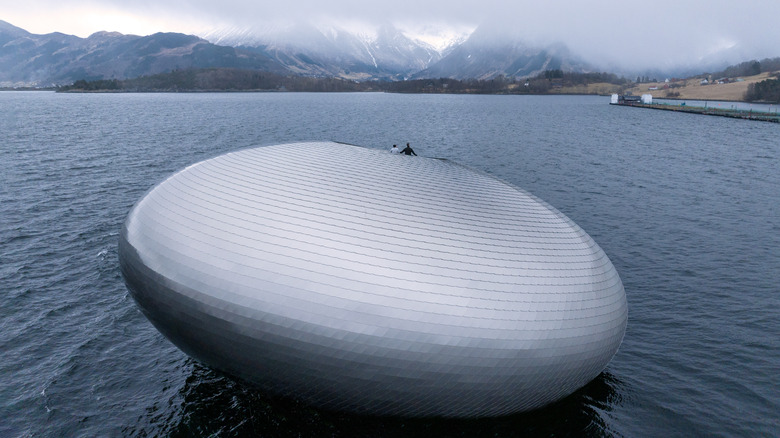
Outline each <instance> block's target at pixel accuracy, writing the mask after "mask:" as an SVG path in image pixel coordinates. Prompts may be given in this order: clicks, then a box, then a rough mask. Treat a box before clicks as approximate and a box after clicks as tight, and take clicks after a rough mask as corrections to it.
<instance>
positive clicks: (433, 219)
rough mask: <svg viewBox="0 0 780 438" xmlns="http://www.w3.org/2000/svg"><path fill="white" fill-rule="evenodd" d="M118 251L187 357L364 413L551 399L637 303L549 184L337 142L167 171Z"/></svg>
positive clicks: (472, 408) (614, 335)
mask: <svg viewBox="0 0 780 438" xmlns="http://www.w3.org/2000/svg"><path fill="white" fill-rule="evenodd" d="M119 255H120V264H121V268H122V272H123V275H124V277H125V280H126V282H127V285H128V288H129V290H130V291H131V293H132V296H133V297H134V299H135V300H136V302H137V303H138V305H139V307H140V308H141V310H142V311H143V313H144V314H145V315H146V316H147V317H148V318H149V319H150V320H151V321H152V323H153V324H154V325H155V326H156V327H157V328H158V329H159V330H160V331H161V332H162V333H163V334H164V335H165V336H166V337H168V338H169V339H170V340H171V341H172V342H173V343H174V344H176V345H177V346H178V347H179V348H181V349H182V350H183V351H184V352H186V353H187V354H189V355H190V356H192V357H194V358H196V359H198V360H200V361H202V362H204V363H206V364H208V365H210V366H212V367H215V368H218V369H221V370H223V371H226V372H228V373H231V374H234V375H237V376H240V377H242V378H245V379H247V380H249V381H251V382H254V383H256V384H258V385H259V386H261V387H262V388H264V389H265V390H268V391H270V392H273V393H276V394H281V395H287V396H294V397H297V398H299V399H302V400H304V401H306V402H308V403H311V404H313V405H316V406H319V407H323V408H327V409H336V410H346V411H352V412H358V413H369V414H382V415H385V414H388V415H406V416H431V415H438V416H488V415H500V414H507V413H513V412H519V411H524V410H529V409H533V408H537V407H540V406H542V405H545V404H547V403H550V402H553V401H555V400H558V399H560V398H562V397H565V396H566V395H568V394H570V393H572V392H574V391H575V390H576V389H578V388H580V387H581V386H583V385H585V384H586V383H587V382H588V381H590V380H591V379H593V378H594V377H596V376H597V375H598V374H599V373H600V372H601V371H602V370H603V369H604V368H605V367H606V365H607V363H608V362H609V361H610V359H611V358H612V357H613V355H614V354H615V353H616V351H617V349H618V347H619V345H620V343H621V341H622V338H623V335H624V333H625V328H626V321H627V315H628V311H627V304H626V295H625V291H624V289H623V285H622V283H621V281H620V278H619V277H618V274H617V272H616V270H615V268H614V267H613V265H612V263H611V262H610V261H609V259H608V258H607V256H606V255H605V254H604V252H603V251H602V250H601V248H599V246H598V245H597V244H596V243H595V242H594V241H593V240H592V239H591V238H590V237H589V236H588V235H587V234H586V233H585V232H584V231H583V230H582V229H581V228H579V227H578V226H577V225H576V224H574V223H573V222H572V221H571V220H569V219H568V218H567V217H566V216H564V215H563V214H562V213H560V212H558V211H557V210H555V209H554V208H553V207H551V206H549V205H548V204H546V203H545V202H543V201H541V200H540V199H538V198H536V197H534V196H533V195H531V194H529V193H527V192H525V191H523V190H521V189H518V188H516V187H513V186H511V185H509V184H507V183H504V182H502V181H499V180H497V179H495V178H493V177H491V176H488V175H485V174H482V173H479V172H476V171H474V170H471V169H468V168H466V167H463V166H460V165H458V164H456V163H453V162H450V161H446V160H437V159H429V158H421V157H407V156H400V155H395V154H390V153H389V152H387V151H381V150H374V149H368V148H363V147H357V146H351V145H346V144H341V143H332V142H309V143H295V144H286V145H276V146H268V147H260V148H254V149H247V150H242V151H239V152H234V153H229V154H226V155H222V156H219V157H216V158H213V159H210V160H206V161H203V162H200V163H197V164H195V165H192V166H190V167H188V168H186V169H184V170H182V171H180V172H178V173H176V174H174V175H173V176H171V177H170V178H168V179H167V180H165V181H163V182H162V183H160V184H159V185H157V186H156V187H155V188H153V189H152V190H151V191H150V192H148V193H147V194H146V195H145V196H144V197H143V198H142V199H141V200H140V201H139V202H138V203H137V204H136V205H135V206H134V207H133V209H132V210H131V212H130V214H129V216H128V218H127V221H126V223H125V225H124V227H123V229H122V233H121V236H120V244H119Z"/></svg>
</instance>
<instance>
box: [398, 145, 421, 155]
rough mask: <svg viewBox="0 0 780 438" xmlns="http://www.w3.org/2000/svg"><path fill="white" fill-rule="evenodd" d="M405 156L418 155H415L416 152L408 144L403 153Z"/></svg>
mask: <svg viewBox="0 0 780 438" xmlns="http://www.w3.org/2000/svg"><path fill="white" fill-rule="evenodd" d="M401 153H402V154H404V155H414V156H415V157H416V156H417V154H415V153H414V150H412V148H411V147H410V146H409V143H406V147H405V148H404V149H403V150H402V151H401Z"/></svg>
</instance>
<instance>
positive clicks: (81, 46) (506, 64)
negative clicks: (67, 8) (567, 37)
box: [0, 21, 586, 86]
mask: <svg viewBox="0 0 780 438" xmlns="http://www.w3.org/2000/svg"><path fill="white" fill-rule="evenodd" d="M490 30H491V29H490V28H478V29H476V30H473V31H472V29H453V28H447V27H446V26H439V27H435V28H417V29H414V28H404V29H401V28H399V27H397V26H394V25H392V24H389V23H385V24H382V25H380V26H377V27H371V26H362V27H361V26H358V27H356V26H341V25H322V24H320V25H312V24H307V23H288V24H284V25H275V26H264V27H261V28H254V29H222V30H220V31H212V32H209V33H207V34H204V35H201V36H200V37H199V36H194V35H184V34H178V33H158V34H154V35H149V36H143V37H142V36H135V35H122V34H119V33H109V32H98V33H95V34H93V35H91V36H90V37H88V38H79V37H75V36H70V35H64V34H61V33H51V34H46V35H35V34H31V33H29V32H27V31H25V30H23V29H20V28H17V27H14V26H12V25H10V24H8V23H5V22H2V21H0V86H50V85H58V84H69V83H72V82H74V81H75V80H79V79H87V80H94V79H124V78H132V77H137V76H142V75H151V74H156V73H163V72H168V71H172V70H176V69H179V70H181V69H188V68H205V67H230V68H245V69H253V70H261V71H267V72H272V73H278V74H294V75H303V76H316V77H338V78H344V79H351V80H358V81H364V80H392V81H394V80H405V79H409V78H455V79H467V78H476V79H489V78H492V77H495V76H498V75H505V76H510V77H527V76H531V75H534V74H537V73H539V72H541V71H543V70H545V69H563V70H567V71H583V70H584V69H586V66H585V64H584V63H583V62H580V61H578V60H576V58H575V57H573V56H572V55H571V54H570V53H569V52H568V50H567V49H566V48H565V47H563V46H560V45H558V46H555V45H551V46H547V47H542V48H538V47H531V46H528V45H526V44H524V43H523V42H522V41H520V40H517V39H516V38H509V39H507V38H503V37H502V36H501V35H498V36H497V35H493V34H491V32H490Z"/></svg>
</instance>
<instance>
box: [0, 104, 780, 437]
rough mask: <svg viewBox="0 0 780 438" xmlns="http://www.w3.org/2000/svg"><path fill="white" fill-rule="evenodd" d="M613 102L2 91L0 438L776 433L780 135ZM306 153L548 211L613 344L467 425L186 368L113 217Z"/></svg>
mask: <svg viewBox="0 0 780 438" xmlns="http://www.w3.org/2000/svg"><path fill="white" fill-rule="evenodd" d="M608 101H609V98H607V97H576V96H573V97H569V96H560V97H551V96H550V97H537V96H522V97H521V96H449V95H444V96H427V95H393V94H293V93H272V94H261V93H257V94H238V93H237V94H55V93H50V92H3V93H0V166H1V167H0V169H2V170H1V172H2V173H1V174H0V175H1V179H0V184H1V185H0V205H1V206H2V207H1V208H2V210H0V300H1V301H0V303H1V304H2V306H1V307H0V357H2V359H1V360H0V436H2V437H6V436H10V437H16V436H153V435H164V436H190V435H200V436H219V435H225V436H232V435H246V434H253V435H257V436H290V435H294V436H528V435H531V436H534V435H538V436H548V435H555V436H629V437H631V436H778V435H780V419H779V417H780V208H778V206H779V205H780V165H779V164H780V126H777V125H776V124H771V123H760V122H751V121H744V120H732V119H724V118H721V117H706V116H698V115H690V114H676V113H671V112H665V111H641V110H637V109H633V108H621V107H613V106H610V105H608ZM299 140H337V141H343V142H347V143H353V144H358V145H363V146H367V147H376V148H389V147H390V146H391V145H392V144H393V143H397V144H399V145H401V144H405V143H406V142H411V145H412V147H413V148H414V149H415V150H416V152H417V153H418V154H419V155H422V156H428V157H442V158H449V159H452V160H454V161H457V162H460V163H462V164H466V165H468V166H470V167H473V168H476V169H480V170H483V171H485V172H488V173H490V174H493V175H495V176H497V177H499V178H501V179H504V180H506V181H509V182H511V183H513V184H515V185H517V186H519V187H522V188H524V189H526V190H528V191H530V192H532V193H533V194H535V195H537V196H539V197H540V198H542V199H544V200H545V201H547V202H549V203H550V204H552V205H553V206H555V207H556V208H558V209H559V210H561V211H562V212H563V213H565V214H566V215H568V216H569V217H570V218H571V219H572V220H574V221H575V222H576V223H577V224H579V225H580V226H581V227H583V228H584V229H585V230H586V231H587V232H588V233H589V234H590V235H591V236H592V237H593V238H594V239H595V240H596V241H597V242H598V243H599V244H600V245H601V247H602V248H603V249H604V250H605V251H606V253H607V254H608V255H609V256H610V258H611V259H612V261H613V263H614V265H615V267H616V268H617V270H618V272H619V273H620V275H621V278H622V280H623V283H624V285H625V288H626V293H627V296H628V303H629V323H628V330H627V332H626V336H625V339H624V341H623V344H622V346H621V348H620V351H619V352H618V353H617V355H616V356H615V358H614V359H613V360H612V362H611V363H610V365H609V366H608V368H607V369H606V370H605V372H604V373H602V374H601V375H600V376H599V377H598V378H597V379H596V380H594V381H593V382H592V383H591V384H589V385H587V386H586V387H585V388H583V389H582V390H580V391H578V392H577V393H575V394H573V395H572V396H570V397H568V398H566V399H565V400H563V401H561V402H559V403H557V404H555V405H552V406H549V407H546V408H544V409H541V410H539V411H536V412H532V413H527V414H518V415H513V416H509V417H501V418H490V419H479V420H444V419H420V420H406V419H399V418H371V417H359V416H352V415H347V414H341V413H333V412H324V411H318V410H315V409H312V408H309V407H307V406H305V405H301V404H299V403H297V402H295V401H291V400H279V399H275V398H272V397H269V396H267V395H265V394H263V393H260V392H258V391H257V390H255V389H253V388H252V387H251V386H249V385H247V384H245V383H242V382H240V381H236V380H234V379H232V378H230V377H227V376H225V375H222V374H220V373H217V372H215V371H212V370H210V369H209V368H206V367H204V366H202V365H200V364H198V363H196V362H194V361H193V360H191V359H189V358H188V357H187V356H185V355H184V354H183V353H182V352H180V351H179V350H178V349H176V348H175V347H174V346H173V345H172V344H170V343H169V342H168V341H167V340H166V339H165V338H163V337H162V335H160V334H159V333H158V332H157V331H156V330H155V329H154V328H153V327H152V325H151V324H150V323H149V322H148V321H147V320H146V319H145V318H144V317H143V316H142V315H141V313H140V312H139V311H138V309H137V308H136V305H135V303H134V302H133V301H132V299H131V298H130V297H129V295H128V293H127V291H126V289H125V286H124V283H123V281H122V278H121V276H120V272H119V267H118V261H117V251H116V247H117V236H118V232H119V230H120V227H121V224H122V223H123V222H124V220H125V216H126V215H127V213H128V211H129V209H130V207H131V206H132V204H133V203H134V202H135V201H137V200H138V199H139V198H140V197H141V196H142V195H143V194H144V192H146V191H147V190H148V189H150V188H151V187H152V186H153V185H154V184H156V183H158V182H160V181H161V180H162V179H163V178H165V177H166V176H168V175H170V174H171V173H172V172H174V171H176V170H178V169H181V168H183V167H185V166H187V165H190V164H192V163H195V162H197V161H201V160H203V159H206V158H209V157H213V156H215V155H218V154H221V153H224V152H228V151H233V150H237V149H241V148H246V147H251V146H257V145H266V144H274V143H280V142H290V141H299ZM387 189H388V190H401V191H407V192H408V193H409V196H414V190H415V188H414V187H408V186H406V185H405V184H404V181H398V183H397V185H395V186H393V187H388V188H387Z"/></svg>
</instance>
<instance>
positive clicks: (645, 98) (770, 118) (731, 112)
mask: <svg viewBox="0 0 780 438" xmlns="http://www.w3.org/2000/svg"><path fill="white" fill-rule="evenodd" d="M609 104H610V105H618V106H630V107H635V108H648V109H655V110H662V111H676V112H682V113H691V114H703V115H706V116H720V117H731V118H734V119H746V120H758V121H761V122H774V123H780V113H778V111H777V110H775V111H774V112H769V111H755V110H753V109H749V110H745V109H738V108H729V109H724V108H715V107H708V106H707V102H706V101H705V106H703V107H702V106H689V105H687V104H686V102H685V101H683V102H682V103H680V104H679V105H675V104H668V103H653V96H652V95H650V94H643V95H642V96H630V95H618V94H613V95H612V99H611V100H610V102H609Z"/></svg>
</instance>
